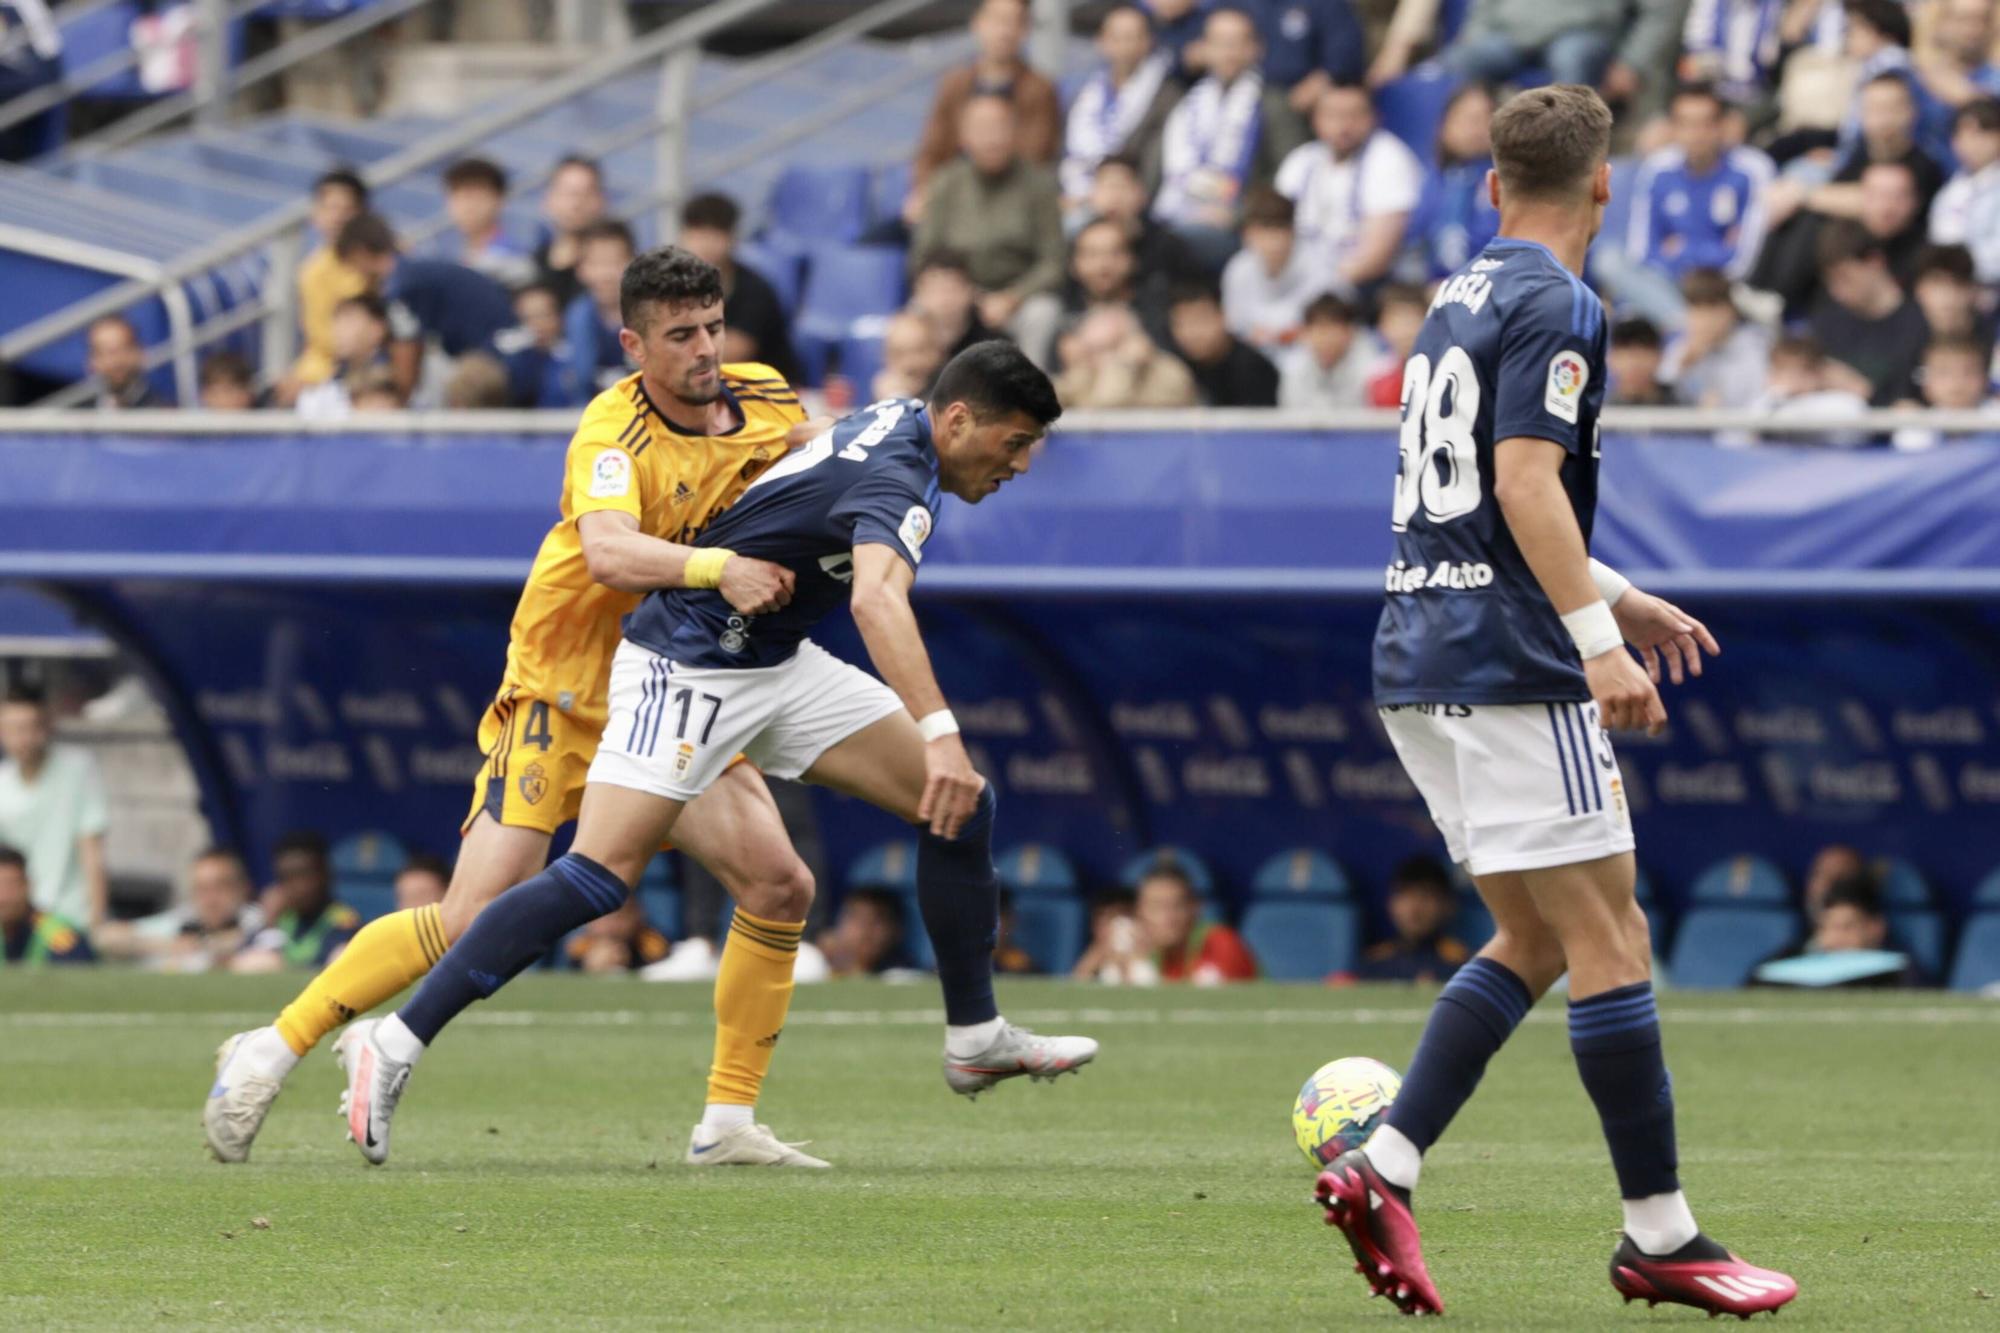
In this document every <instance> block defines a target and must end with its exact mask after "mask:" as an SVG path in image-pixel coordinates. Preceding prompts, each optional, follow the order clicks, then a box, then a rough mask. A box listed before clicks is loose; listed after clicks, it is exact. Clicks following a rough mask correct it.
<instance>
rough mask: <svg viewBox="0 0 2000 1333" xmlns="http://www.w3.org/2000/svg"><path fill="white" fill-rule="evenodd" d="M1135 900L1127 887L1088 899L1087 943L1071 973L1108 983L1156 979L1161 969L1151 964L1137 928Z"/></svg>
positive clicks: (1134, 983) (1152, 982) (1146, 982)
mask: <svg viewBox="0 0 2000 1333" xmlns="http://www.w3.org/2000/svg"><path fill="white" fill-rule="evenodd" d="M1137 902H1138V900H1137V899H1136V898H1135V897H1134V895H1133V893H1132V891H1131V890H1130V889H1107V890H1105V891H1104V892H1102V893H1099V894H1097V895H1096V896H1095V897H1093V898H1092V899H1091V900H1090V945H1089V947H1088V948H1086V949H1085V950H1084V951H1083V957H1081V958H1079V959H1077V960H1076V966H1075V967H1073V968H1071V969H1070V976H1072V977H1074V978H1075V979H1077V980H1078V981H1101V982H1104V983H1105V984H1106V985H1110V986H1151V985H1155V984H1156V983H1158V981H1159V979H1160V969H1159V968H1158V967H1156V966H1155V965H1154V963H1153V960H1152V957H1151V956H1150V955H1151V953H1152V950H1151V948H1150V946H1149V944H1148V942H1147V939H1146V934H1145V932H1144V931H1143V930H1142V929H1140V926H1139V918H1138V915H1137V914H1136V912H1135V911H1134V908H1135V907H1136V906H1137Z"/></svg>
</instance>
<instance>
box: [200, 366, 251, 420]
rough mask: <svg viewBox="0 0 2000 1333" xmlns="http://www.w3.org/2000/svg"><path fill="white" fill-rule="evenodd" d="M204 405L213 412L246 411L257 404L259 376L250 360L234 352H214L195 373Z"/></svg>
mask: <svg viewBox="0 0 2000 1333" xmlns="http://www.w3.org/2000/svg"><path fill="white" fill-rule="evenodd" d="M195 382H196V383H197V384H198V385H199V386H200V388H201V405H202V407H203V408H204V409H205V410H207V411H210V412H247V411H249V410H250V409H251V408H253V407H255V406H257V380H256V376H255V374H254V373H253V372H252V371H251V369H250V363H249V362H248V361H245V360H244V359H243V358H242V357H240V356H238V355H237V354H236V353H234V352H229V351H222V352H211V353H209V354H208V355H207V356H205V357H203V358H202V360H201V370H200V371H199V372H198V373H197V374H196V376H195Z"/></svg>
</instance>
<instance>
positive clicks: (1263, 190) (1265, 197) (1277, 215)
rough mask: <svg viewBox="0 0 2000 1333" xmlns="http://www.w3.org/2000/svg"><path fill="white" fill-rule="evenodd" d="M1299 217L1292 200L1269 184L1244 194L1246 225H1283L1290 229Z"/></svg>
mask: <svg viewBox="0 0 2000 1333" xmlns="http://www.w3.org/2000/svg"><path fill="white" fill-rule="evenodd" d="M1297 217H1298V210H1297V209H1296V208H1294V207H1293V206H1292V201H1291V200H1289V199H1287V198H1285V196H1284V195H1282V194H1279V193H1278V192H1277V191H1276V190H1273V189H1272V188H1270V187H1269V186H1268V185H1260V186H1258V187H1257V188H1256V189H1254V190H1252V191H1250V193H1249V194H1248V195H1246V196H1244V199H1243V225H1244V226H1246V227H1283V228H1284V229H1285V230H1286V231H1290V230H1291V229H1292V224H1293V222H1294V221H1295V220H1296V219H1297Z"/></svg>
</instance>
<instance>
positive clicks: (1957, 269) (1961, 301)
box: [1910, 245, 1993, 349]
mask: <svg viewBox="0 0 2000 1333" xmlns="http://www.w3.org/2000/svg"><path fill="white" fill-rule="evenodd" d="M1910 294H1911V295H1912V296H1914V297H1916V298H1917V306H1918V308H1920V309H1921V310H1922V311H1923V312H1924V323H1925V324H1926V325H1927V326H1929V328H1930V331H1931V335H1932V336H1933V337H1936V336H1938V335H1941V334H1949V335H1951V336H1953V337H1959V338H1971V339H1973V340H1974V341H1976V342H1978V343H1979V344H1980V345H1981V346H1983V347H1986V348H1988V349H1991V348H1992V346H1993V319H1992V316H1990V315H1988V314H1987V313H1986V311H1985V310H1984V309H1983V308H1982V305H1983V301H1982V296H1983V293H1981V292H1980V290H1979V283H1978V282H1977V280H1976V278H1975V275H1974V274H1973V271H1972V254H1971V252H1970V251H1968V250H1967V249H1966V248H1965V247H1964V246H1962V245H1927V246H1925V247H1924V248H1923V249H1922V250H1920V251H1918V252H1917V267H1916V281H1915V282H1913V283H1912V284H1911V286H1910Z"/></svg>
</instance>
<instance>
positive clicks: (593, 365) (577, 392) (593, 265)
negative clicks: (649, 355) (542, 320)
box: [563, 218, 638, 404]
mask: <svg viewBox="0 0 2000 1333" xmlns="http://www.w3.org/2000/svg"><path fill="white" fill-rule="evenodd" d="M576 246H577V250H576V277H577V281H578V282H579V283H581V284H582V286H583V292H582V294H581V295H579V296H578V297H577V298H576V299H575V300H574V301H571V302H570V303H569V309H568V310H566V311H564V312H563V346H564V348H565V349H566V350H567V351H568V353H569V360H568V362H567V364H565V365H564V367H563V383H564V385H566V386H567V388H568V390H569V400H570V402H572V403H577V404H582V403H587V402H589V401H590V400H591V399H592V398H594V397H596V396H597V394H598V393H599V392H600V391H601V390H604V389H608V388H610V387H611V386H612V385H613V384H615V383H617V382H618V381H619V380H621V379H623V378H624V377H625V375H626V373H627V370H626V366H625V347H624V344H622V343H620V342H619V341H618V330H619V329H621V328H623V327H624V326H625V317H624V315H623V314H622V313H621V312H620V309H619V304H618V287H619V284H620V283H622V282H623V281H624V278H625V270H626V269H627V268H628V267H629V266H630V265H631V263H632V257H633V256H634V255H636V254H637V253H638V246H637V244H636V243H635V242H634V241H633V240H632V229H631V228H630V227H628V226H626V225H625V224H624V223H622V222H614V221H612V220H611V219H609V218H604V219H601V220H599V221H597V222H593V223H591V224H590V225H589V226H587V227H585V228H584V229H583V230H582V231H581V232H580V233H578V235H577V241H576Z"/></svg>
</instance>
